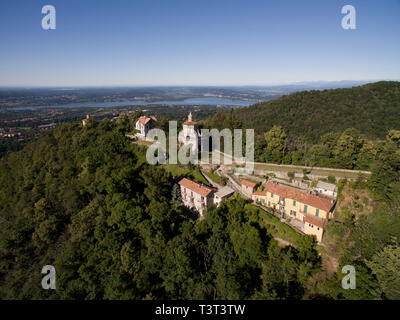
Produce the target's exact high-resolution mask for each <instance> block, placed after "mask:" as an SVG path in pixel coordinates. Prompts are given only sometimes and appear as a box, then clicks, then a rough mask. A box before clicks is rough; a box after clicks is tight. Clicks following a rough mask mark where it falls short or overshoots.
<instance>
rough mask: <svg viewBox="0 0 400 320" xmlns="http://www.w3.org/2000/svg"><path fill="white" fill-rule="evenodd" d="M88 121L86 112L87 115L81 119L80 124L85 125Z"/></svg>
mask: <svg viewBox="0 0 400 320" xmlns="http://www.w3.org/2000/svg"><path fill="white" fill-rule="evenodd" d="M88 121H89V115H88V114H87V115H86V118H85V119H83V120H82V126H86V124H87V123H88Z"/></svg>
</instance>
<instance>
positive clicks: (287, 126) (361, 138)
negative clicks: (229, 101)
mask: <svg viewBox="0 0 400 320" xmlns="http://www.w3.org/2000/svg"><path fill="white" fill-rule="evenodd" d="M201 125H203V126H204V127H206V128H217V129H219V130H222V129H224V128H229V129H239V128H242V129H255V160H256V161H260V162H269V163H278V164H279V163H284V164H294V165H307V166H311V167H312V166H317V167H329V168H341V169H357V170H373V166H374V164H375V163H376V160H378V159H379V158H380V157H381V155H380V153H381V152H382V150H383V148H384V145H385V143H386V142H385V138H386V137H387V136H388V135H393V136H397V135H398V134H399V133H398V132H399V128H400V82H377V83H372V84H367V85H364V86H361V87H354V88H350V89H334V90H324V91H303V92H298V93H293V94H290V95H288V96H284V97H281V98H278V99H276V100H272V101H269V102H265V103H261V104H256V105H253V106H250V107H248V108H242V109H238V110H231V111H230V112H222V111H219V112H217V113H216V114H215V115H214V116H213V117H211V118H209V119H207V120H204V121H201Z"/></svg>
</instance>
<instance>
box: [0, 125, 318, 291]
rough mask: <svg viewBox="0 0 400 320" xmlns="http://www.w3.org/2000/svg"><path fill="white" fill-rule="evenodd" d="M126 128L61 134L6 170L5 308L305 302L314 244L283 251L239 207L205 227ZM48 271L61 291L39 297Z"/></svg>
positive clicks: (1, 258) (70, 129)
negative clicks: (50, 303)
mask: <svg viewBox="0 0 400 320" xmlns="http://www.w3.org/2000/svg"><path fill="white" fill-rule="evenodd" d="M122 120H124V119H122ZM125 120H126V119H125ZM127 129H128V127H127V126H126V121H117V122H116V123H112V122H110V121H108V120H104V121H102V122H100V123H96V122H94V121H90V123H89V124H88V125H87V127H84V128H83V127H82V126H81V125H80V124H77V123H75V124H69V125H63V126H61V127H59V128H57V129H55V130H54V131H52V132H50V133H48V134H46V135H45V136H44V137H42V138H41V139H39V140H38V141H36V142H34V143H32V144H30V145H28V146H27V147H25V148H24V149H23V150H22V151H19V152H16V153H12V154H10V155H8V156H7V157H5V158H4V159H2V160H1V161H0V219H1V229H0V298H1V299H39V298H50V299H60V298H61V299H161V298H163V299H241V298H243V299H247V298H253V299H257V298H275V299H283V298H295V299H301V298H303V297H304V296H306V295H307V291H306V285H307V283H308V281H309V279H310V277H312V275H313V274H315V273H316V272H320V258H319V257H318V254H317V252H316V250H315V245H314V244H313V239H312V238H311V237H306V236H300V235H299V243H298V245H297V247H296V248H292V247H287V248H281V247H279V246H278V245H277V242H276V241H275V240H273V239H272V238H271V236H270V233H269V232H268V230H267V229H266V228H265V226H262V224H261V223H260V219H261V218H260V216H259V214H258V210H257V209H255V208H253V207H251V206H246V205H245V202H244V200H242V199H240V198H238V199H236V200H233V201H231V202H230V203H228V204H224V205H222V206H221V207H220V208H218V209H216V208H213V209H211V210H209V211H208V212H207V213H206V215H205V219H204V220H201V221H199V220H198V219H197V217H194V216H193V214H192V213H191V212H190V211H188V210H187V209H186V208H184V207H183V206H181V205H180V202H179V201H176V200H177V198H176V196H177V195H176V193H175V192H171V190H173V189H175V188H174V185H175V183H176V180H174V178H173V177H172V176H171V175H169V174H168V173H167V172H166V171H165V170H163V169H162V168H161V167H154V166H150V165H148V164H147V163H146V162H145V161H144V155H145V152H144V149H142V148H140V147H139V146H137V145H135V144H132V143H131V142H130V141H128V140H127V139H126V138H125V136H124V133H125V132H126V130H127ZM44 265H54V266H55V268H56V275H57V289H56V290H54V291H53V290H43V289H42V288H41V278H42V277H43V275H42V274H41V270H42V267H43V266H44Z"/></svg>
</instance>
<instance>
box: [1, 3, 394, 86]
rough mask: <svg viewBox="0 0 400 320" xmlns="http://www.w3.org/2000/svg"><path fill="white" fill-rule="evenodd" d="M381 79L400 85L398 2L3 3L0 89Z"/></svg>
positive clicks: (266, 83) (250, 83) (269, 83)
mask: <svg viewBox="0 0 400 320" xmlns="http://www.w3.org/2000/svg"><path fill="white" fill-rule="evenodd" d="M46 4H51V5H54V6H55V8H56V22H57V24H56V30H47V31H45V30H43V29H42V27H41V20H42V17H43V16H44V15H42V13H41V10H42V7H43V6H44V5H46ZM347 4H350V5H353V6H354V7H355V8H356V26H357V29H356V30H344V29H343V28H342V26H341V20H342V17H343V16H344V15H343V14H342V13H341V8H342V7H343V6H344V5H347ZM378 79H397V80H398V79H400V0H382V1H367V0H360V1H359V0H357V1H356V0H346V1H339V0H301V1H299V0H291V1H289V0H279V1H269V0H260V1H259V0H241V1H237V0H229V1H225V0H211V1H209V0H179V1H175V0H158V1H155V0H112V1H111V0H110V1H102V0H80V1H78V0H46V1H41V0H34V1H32V0H24V1H22V0H1V1H0V86H120V85H121V86H129V85H271V84H281V83H293V82H301V81H318V80H326V81H335V80H378Z"/></svg>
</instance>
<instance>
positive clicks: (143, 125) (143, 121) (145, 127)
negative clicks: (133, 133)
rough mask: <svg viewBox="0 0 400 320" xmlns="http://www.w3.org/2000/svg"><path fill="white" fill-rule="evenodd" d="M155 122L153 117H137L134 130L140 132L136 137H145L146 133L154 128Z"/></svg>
mask: <svg viewBox="0 0 400 320" xmlns="http://www.w3.org/2000/svg"><path fill="white" fill-rule="evenodd" d="M156 121H157V119H156V118H155V117H153V116H151V117H146V116H141V117H139V119H137V121H136V123H135V128H136V130H139V131H140V132H139V133H138V135H139V136H141V137H146V136H147V133H148V132H149V131H150V130H151V129H154V128H155V126H156Z"/></svg>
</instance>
